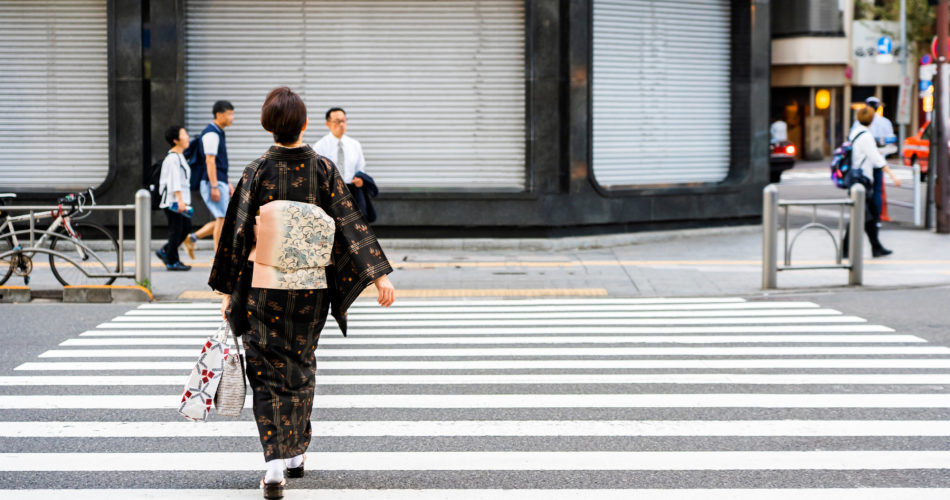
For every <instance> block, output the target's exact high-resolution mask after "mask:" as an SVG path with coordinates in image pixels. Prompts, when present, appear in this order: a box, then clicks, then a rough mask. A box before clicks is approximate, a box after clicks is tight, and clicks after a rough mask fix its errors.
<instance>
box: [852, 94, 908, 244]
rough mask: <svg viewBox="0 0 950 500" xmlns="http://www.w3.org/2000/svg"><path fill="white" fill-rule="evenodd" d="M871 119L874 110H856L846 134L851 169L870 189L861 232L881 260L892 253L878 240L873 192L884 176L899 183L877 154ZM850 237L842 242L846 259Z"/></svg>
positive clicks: (878, 206) (875, 191)
mask: <svg viewBox="0 0 950 500" xmlns="http://www.w3.org/2000/svg"><path fill="white" fill-rule="evenodd" d="M874 116H875V113H874V108H871V107H870V106H865V107H863V108H861V109H859V110H858V125H857V126H856V127H855V128H854V129H853V130H852V131H851V133H850V134H849V135H848V141H850V142H851V168H852V169H854V172H855V173H857V172H858V171H860V173H861V174H862V175H863V176H864V180H863V181H862V184H864V185H865V186H866V187H868V188H869V189H868V191H867V198H866V205H865V206H866V210H865V216H864V232H865V233H867V235H868V239H869V240H870V241H871V255H872V256H874V257H884V256H885V255H890V254H891V253H893V252H892V251H890V250H888V249H887V248H884V245H882V244H881V242H880V240H878V227H877V223H878V221H879V220H880V217H881V207H880V205H878V204H877V203H876V202H875V200H876V199H879V197H877V196H876V193H877V191H879V190H880V189H881V187H880V186H881V185H882V184H883V181H884V174H885V173H887V175H889V176H890V177H891V180H893V181H894V185H895V186H900V185H901V181H900V179H898V178H897V176H895V175H894V172H891V168H890V167H889V166H888V165H887V160H885V159H884V157H883V156H882V155H881V152H880V151H878V149H877V143H876V142H875V141H874V137H873V136H872V135H871V132H870V131H869V130H868V125H870V124H871V122H872V121H873V120H874ZM849 237H850V235H849V234H848V233H845V236H844V242H843V247H844V252H843V254H844V256H845V257H847V256H848V238H849Z"/></svg>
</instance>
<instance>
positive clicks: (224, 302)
mask: <svg viewBox="0 0 950 500" xmlns="http://www.w3.org/2000/svg"><path fill="white" fill-rule="evenodd" d="M229 307H231V296H230V295H225V296H224V297H222V298H221V318H222V319H225V320H226V319H228V308H229Z"/></svg>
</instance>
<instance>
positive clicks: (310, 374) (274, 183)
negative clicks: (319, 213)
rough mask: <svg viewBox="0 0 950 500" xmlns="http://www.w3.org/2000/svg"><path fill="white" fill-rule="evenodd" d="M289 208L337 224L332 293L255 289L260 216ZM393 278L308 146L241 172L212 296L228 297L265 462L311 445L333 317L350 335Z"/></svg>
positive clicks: (335, 179)
mask: <svg viewBox="0 0 950 500" xmlns="http://www.w3.org/2000/svg"><path fill="white" fill-rule="evenodd" d="M274 200H291V201H299V202H305V203H312V204H315V205H318V206H320V207H321V208H322V209H323V210H324V211H325V212H326V213H327V214H328V215H329V216H330V217H332V218H333V219H334V222H335V224H336V234H335V235H334V242H333V257H332V259H333V263H332V264H331V265H330V266H329V267H327V269H326V275H327V286H328V288H327V289H316V290H285V289H269V288H252V287H251V278H252V274H253V271H254V266H253V262H248V255H249V254H250V252H251V249H252V248H253V247H254V244H255V241H254V224H255V216H256V215H257V213H258V209H259V208H260V207H261V205H264V204H266V203H268V202H270V201H274ZM391 272H392V267H390V265H389V261H388V260H387V259H386V256H385V255H384V254H383V250H382V248H380V246H379V243H377V241H376V236H375V234H373V231H372V229H370V228H369V225H368V224H367V223H366V221H365V220H363V217H362V215H361V214H360V212H359V210H358V208H357V207H356V205H355V203H354V202H353V199H352V198H351V196H350V192H349V190H348V189H347V187H346V185H345V184H344V183H343V177H342V176H341V175H340V173H339V171H337V168H336V166H335V165H333V163H332V162H330V160H328V159H326V158H324V157H322V156H320V155H318V154H317V153H316V152H314V151H313V149H311V148H310V146H302V147H299V148H281V147H278V146H272V147H271V148H270V149H269V150H268V151H267V152H266V153H264V155H263V156H262V157H260V158H258V159H257V160H254V161H253V162H251V163H250V164H249V165H248V166H247V168H245V169H244V175H243V176H242V177H241V181H240V182H239V183H238V185H237V188H236V189H235V191H234V195H233V196H232V198H231V202H230V203H229V205H228V213H227V216H226V217H225V219H224V228H223V230H222V231H221V239H220V240H219V244H218V248H217V252H216V254H215V257H214V265H213V266H212V268H211V278H210V280H209V281H208V284H209V285H211V288H213V289H215V290H217V291H219V292H222V293H226V294H230V295H231V307H230V309H229V310H228V311H227V316H228V322H229V323H230V324H231V328H232V329H233V330H234V332H235V334H237V335H240V336H241V337H242V339H243V343H244V347H245V349H246V356H247V377H248V380H249V381H250V384H251V389H252V391H253V400H254V417H255V419H256V420H257V428H258V431H259V432H260V437H261V444H262V445H263V447H264V458H265V460H272V459H276V458H290V457H293V456H296V455H300V454H302V453H304V452H305V451H306V449H307V446H308V445H309V444H310V436H311V427H310V412H311V409H312V408H313V394H314V387H315V385H314V377H315V375H316V357H315V355H314V351H315V350H316V348H317V341H318V339H319V338H320V331H321V330H322V329H323V326H324V324H325V323H326V320H327V315H328V313H331V312H332V314H333V316H334V318H336V320H337V323H338V324H339V326H340V329H341V330H342V331H343V334H344V335H346V310H347V308H348V307H349V306H350V304H352V303H353V301H354V300H356V298H357V297H358V296H359V294H360V292H362V291H363V289H365V288H366V286H367V285H369V283H370V282H372V281H373V280H375V279H376V278H379V277H380V276H383V275H385V274H389V273H391Z"/></svg>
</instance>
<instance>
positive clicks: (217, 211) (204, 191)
mask: <svg viewBox="0 0 950 500" xmlns="http://www.w3.org/2000/svg"><path fill="white" fill-rule="evenodd" d="M198 191H199V192H200V193H201V199H202V200H204V201H205V205H207V206H208V210H210V211H211V216H212V217H214V218H215V219H223V218H224V216H225V215H226V214H227V213H228V200H230V199H231V188H229V187H228V183H227V182H224V181H218V191H220V192H221V197H220V198H218V201H212V200H211V183H210V182H208V181H207V180H202V181H201V184H200V185H199V186H198Z"/></svg>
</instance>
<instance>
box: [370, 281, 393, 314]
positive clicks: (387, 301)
mask: <svg viewBox="0 0 950 500" xmlns="http://www.w3.org/2000/svg"><path fill="white" fill-rule="evenodd" d="M373 284H374V285H376V292H377V293H378V295H379V296H378V298H377V299H376V302H379V305H381V306H383V307H389V306H391V305H393V302H395V301H396V287H394V286H393V283H392V282H391V281H389V276H386V275H383V276H380V277H379V278H376V280H374V281H373Z"/></svg>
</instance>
